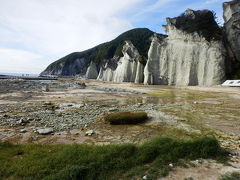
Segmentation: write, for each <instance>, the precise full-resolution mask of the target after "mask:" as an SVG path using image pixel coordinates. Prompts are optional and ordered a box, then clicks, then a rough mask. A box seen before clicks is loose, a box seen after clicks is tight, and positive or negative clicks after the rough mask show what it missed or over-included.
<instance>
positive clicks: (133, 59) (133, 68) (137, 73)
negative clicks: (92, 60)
mask: <svg viewBox="0 0 240 180" xmlns="http://www.w3.org/2000/svg"><path fill="white" fill-rule="evenodd" d="M122 54H123V57H121V58H120V59H119V60H117V58H113V59H112V60H111V61H109V62H107V63H106V64H105V66H104V67H102V68H101V69H100V72H99V75H98V78H97V79H98V80H103V81H114V82H135V83H142V82H143V64H141V63H140V62H139V61H138V57H139V52H138V50H137V49H136V48H135V47H134V45H133V44H132V42H131V41H125V45H124V46H123V49H122Z"/></svg>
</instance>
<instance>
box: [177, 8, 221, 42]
mask: <svg viewBox="0 0 240 180" xmlns="http://www.w3.org/2000/svg"><path fill="white" fill-rule="evenodd" d="M189 12H192V13H189ZM173 19H175V20H176V23H175V26H176V28H178V29H181V30H183V31H185V32H187V33H193V32H197V33H198V34H199V35H200V36H202V37H204V38H205V39H206V40H207V41H211V40H222V36H223V32H222V29H221V28H220V27H219V25H218V24H217V22H216V20H215V19H216V14H215V13H214V12H212V11H209V10H202V11H200V10H199V11H193V10H187V11H186V12H185V13H182V14H181V15H180V16H178V17H176V18H173Z"/></svg>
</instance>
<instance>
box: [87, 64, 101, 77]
mask: <svg viewBox="0 0 240 180" xmlns="http://www.w3.org/2000/svg"><path fill="white" fill-rule="evenodd" d="M97 77H98V71H97V66H96V64H95V63H94V62H91V63H90V65H89V67H88V68H87V72H86V78H88V79H96V78H97Z"/></svg>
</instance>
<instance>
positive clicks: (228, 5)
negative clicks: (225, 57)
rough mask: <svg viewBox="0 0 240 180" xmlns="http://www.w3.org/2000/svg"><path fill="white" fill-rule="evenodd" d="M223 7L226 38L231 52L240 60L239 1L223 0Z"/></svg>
mask: <svg viewBox="0 0 240 180" xmlns="http://www.w3.org/2000/svg"><path fill="white" fill-rule="evenodd" d="M223 9H224V14H223V17H224V21H225V24H224V27H225V31H226V35H227V39H228V42H229V44H230V48H231V50H232V53H233V54H234V56H235V58H236V59H237V60H238V61H240V1H238V0H234V1H230V2H225V3H224V4H223Z"/></svg>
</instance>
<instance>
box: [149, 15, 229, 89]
mask: <svg viewBox="0 0 240 180" xmlns="http://www.w3.org/2000/svg"><path fill="white" fill-rule="evenodd" d="M167 20H168V24H167V25H166V26H165V30H166V32H167V33H168V35H169V36H168V38H165V39H163V40H159V39H158V37H157V36H156V35H155V36H154V37H153V39H152V43H151V46H150V49H149V52H148V61H147V64H146V66H145V68H144V84H162V85H178V86H189V85H201V86H211V85H217V84H221V83H222V82H223V80H224V78H225V70H224V60H225V59H224V57H225V48H224V46H223V43H222V42H221V41H211V42H208V41H206V40H205V38H203V37H200V36H199V35H198V34H197V33H185V32H183V31H181V30H179V29H177V28H176V27H175V26H174V25H173V24H172V23H171V22H170V20H169V19H167Z"/></svg>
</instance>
